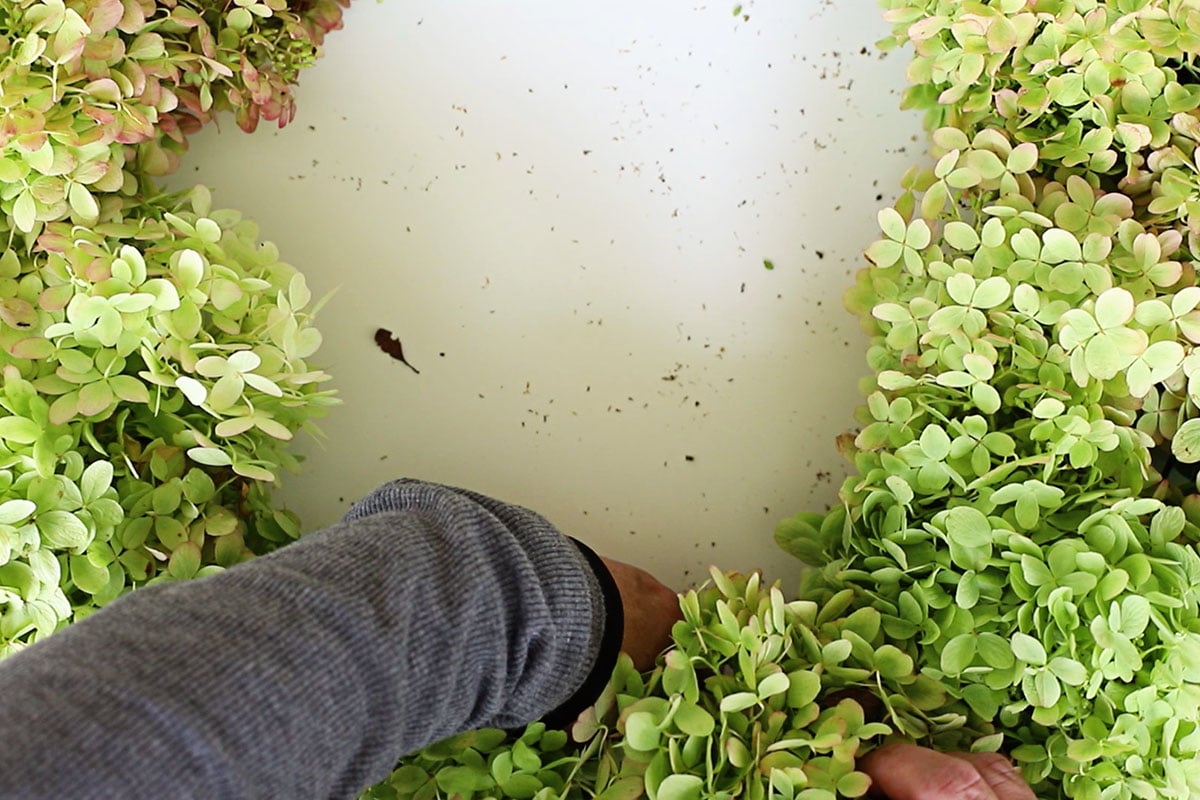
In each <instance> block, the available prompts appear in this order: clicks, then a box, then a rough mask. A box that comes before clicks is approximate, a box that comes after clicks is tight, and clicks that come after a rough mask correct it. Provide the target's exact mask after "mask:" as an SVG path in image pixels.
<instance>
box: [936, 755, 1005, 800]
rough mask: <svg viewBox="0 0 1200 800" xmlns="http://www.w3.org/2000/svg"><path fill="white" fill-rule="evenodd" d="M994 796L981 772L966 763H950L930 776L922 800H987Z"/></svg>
mask: <svg viewBox="0 0 1200 800" xmlns="http://www.w3.org/2000/svg"><path fill="white" fill-rule="evenodd" d="M991 796H992V792H991V790H990V789H989V787H988V783H987V781H986V780H984V778H983V775H982V774H980V772H979V770H978V769H976V768H975V767H973V766H971V765H970V764H968V763H967V762H965V761H958V762H949V763H947V764H945V765H943V766H941V767H939V768H938V770H937V771H936V772H934V773H933V774H932V775H930V776H929V782H928V783H927V784H926V785H925V791H923V792H922V793H921V797H920V800H951V798H953V800H987V798H989V797H991Z"/></svg>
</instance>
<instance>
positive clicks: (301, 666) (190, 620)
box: [0, 482, 619, 798]
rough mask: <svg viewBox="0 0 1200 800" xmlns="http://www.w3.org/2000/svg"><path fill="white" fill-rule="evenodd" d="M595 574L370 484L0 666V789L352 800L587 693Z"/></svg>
mask: <svg viewBox="0 0 1200 800" xmlns="http://www.w3.org/2000/svg"><path fill="white" fill-rule="evenodd" d="M603 577H604V576H603V575H602V574H599V573H597V572H596V571H595V570H594V569H592V568H591V566H589V562H588V559H587V557H586V555H585V554H584V552H583V551H581V550H580V549H578V548H577V547H576V546H575V545H573V544H571V543H570V541H569V540H567V539H566V538H565V537H563V536H562V535H561V534H560V533H558V531H556V530H555V529H554V528H553V527H552V526H551V525H550V524H549V523H548V522H546V521H545V520H544V519H542V518H541V517H539V516H537V515H536V514H533V513H532V512H530V511H527V510H525V509H522V508H519V507H517V506H511V505H508V504H505V503H501V502H499V501H495V500H492V499H490V498H484V497H482V496H479V495H475V494H473V493H470V492H464V491H461V490H455V489H450V488H447V487H442V486H434V485H430V484H423V483H417V482H396V483H392V484H388V485H386V486H384V487H381V488H380V489H379V490H377V491H376V492H374V493H372V494H371V495H369V496H368V497H367V498H364V500H363V501H362V502H360V503H358V504H356V505H355V507H354V508H352V509H351V511H350V513H349V514H347V516H346V519H345V520H343V522H342V523H340V524H338V525H335V526H333V527H331V528H328V529H326V530H324V531H319V532H317V533H314V534H311V535H309V536H306V537H304V538H303V539H301V540H300V541H298V542H296V543H294V544H291V545H289V546H287V547H284V548H281V549H280V550H278V551H276V552H275V553H272V554H270V555H267V556H263V557H261V558H258V559H255V560H254V561H252V562H249V563H247V564H244V565H239V566H237V567H234V568H232V569H229V570H227V571H225V572H224V573H222V574H220V575H216V576H213V577H210V578H205V579H202V580H199V581H193V582H189V583H170V584H161V585H156V586H152V587H148V588H145V589H139V590H137V591H135V592H133V593H131V594H130V595H128V596H127V597H125V598H122V599H121V600H119V601H117V602H116V603H114V604H113V605H112V606H111V607H110V608H107V609H104V610H102V611H100V612H98V613H96V614H95V615H93V616H92V617H91V618H89V619H87V620H84V621H82V622H80V623H78V624H76V625H73V626H71V627H69V628H67V629H65V630H63V631H61V632H59V633H56V634H55V635H54V636H52V637H50V638H49V639H48V640H46V641H45V642H42V643H39V644H38V645H35V646H34V647H32V648H30V649H29V650H28V651H26V652H23V653H19V654H17V655H15V656H13V657H11V658H9V659H8V660H6V661H5V662H3V663H0V752H3V753H4V754H5V755H4V760H3V762H2V763H0V785H3V786H4V789H5V796H6V797H18V798H19V797H33V796H37V797H46V796H96V797H100V796H109V797H118V796H119V797H125V798H142V797H145V798H151V797H153V798H158V797H164V796H170V797H204V798H224V797H289V798H306V797H312V798H328V797H349V796H354V794H355V793H356V792H357V791H358V790H359V789H361V788H362V787H364V786H366V785H369V784H370V783H372V782H374V781H377V780H379V779H381V778H383V777H384V776H386V775H387V773H388V772H389V771H390V769H391V768H392V766H393V764H394V762H395V760H396V758H397V757H399V756H400V755H402V754H404V753H406V752H409V751H412V750H415V749H417V748H419V747H421V746H423V745H426V744H429V743H431V742H433V741H436V740H437V739H439V738H442V737H444V736H447V735H450V734H453V733H457V732H459V731H461V730H465V729H468V728H473V727H485V726H499V727H511V726H516V725H521V724H523V723H525V722H527V721H529V720H531V719H535V718H538V717H541V716H543V715H545V714H546V713H548V712H551V711H552V710H553V709H555V708H556V707H559V706H560V705H561V704H563V703H566V702H567V701H569V700H570V699H571V697H572V695H573V694H575V692H576V691H578V690H579V688H580V687H581V686H582V685H583V684H585V683H586V682H589V680H595V678H594V676H593V677H592V678H589V675H592V673H594V672H596V671H598V672H599V673H601V676H602V677H601V679H600V683H601V685H602V683H603V678H604V677H607V676H606V675H603V674H602V673H603V672H604V667H603V664H604V661H605V659H606V658H607V659H609V661H608V663H609V665H610V666H611V659H612V658H615V653H601V652H600V651H601V643H602V642H603V640H604V638H605V625H606V620H607V619H608V618H609V614H611V613H612V612H613V611H614V610H615V609H613V608H611V607H607V608H606V605H605V604H606V599H605V596H604V593H603V591H602V587H601V580H602V579H603ZM609 605H610V606H611V605H612V603H611V602H610V603H609ZM609 638H610V639H611V638H612V637H611V636H610V637H609ZM618 641H619V637H618ZM585 699H586V698H576V700H579V701H583V700H585Z"/></svg>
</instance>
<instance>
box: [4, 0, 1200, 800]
mask: <svg viewBox="0 0 1200 800" xmlns="http://www.w3.org/2000/svg"><path fill="white" fill-rule="evenodd" d="M883 5H884V6H885V8H886V17H887V19H888V20H890V22H891V23H892V24H893V25H894V33H893V36H891V37H889V38H888V39H886V40H885V41H884V42H882V43H881V44H882V45H883V46H884V47H895V46H898V45H905V44H906V45H911V47H912V49H913V58H912V60H911V62H910V65H909V68H908V77H909V81H910V84H911V87H910V89H909V90H908V92H907V94H906V96H905V102H906V104H907V105H908V106H910V107H912V108H917V109H922V110H924V111H925V113H926V115H927V117H926V119H927V124H928V127H929V129H930V131H931V140H932V148H933V155H934V160H933V161H932V162H931V163H932V166H920V167H916V168H914V169H913V170H912V171H911V172H910V173H909V174H908V175H907V176H906V178H905V180H904V183H903V189H904V191H903V193H902V194H901V196H900V198H899V200H898V201H897V202H896V204H895V205H894V207H889V208H885V209H883V210H882V211H881V212H880V213H879V223H880V228H881V230H882V234H883V238H881V239H880V240H879V241H878V242H876V243H874V244H873V245H871V246H870V247H869V248H868V249H867V259H868V260H869V262H870V264H869V266H868V267H867V268H865V269H864V270H863V271H862V272H861V273H860V275H859V277H858V280H857V282H856V284H855V286H854V287H853V288H852V289H851V290H850V291H849V292H848V294H847V305H848V307H849V308H850V310H851V311H852V312H854V313H856V314H857V315H858V316H859V318H860V319H861V320H862V322H863V325H864V327H865V329H866V331H867V333H868V334H869V335H870V337H871V341H870V346H869V350H868V362H869V364H870V367H871V369H872V375H871V376H870V377H869V378H867V379H866V380H864V387H863V388H864V393H865V394H866V397H867V401H866V404H865V406H864V407H863V408H862V409H861V410H860V412H859V415H858V423H859V425H860V427H859V429H858V430H857V431H856V432H855V433H852V434H847V435H845V436H844V437H842V439H841V444H842V446H843V449H844V451H845V453H846V454H847V456H848V457H849V458H850V459H851V461H852V463H853V465H854V472H855V474H853V475H852V476H851V477H850V478H848V479H847V481H846V482H845V484H844V485H843V487H842V492H841V501H842V502H841V503H840V504H839V505H838V506H837V507H835V508H834V509H832V510H831V511H829V512H827V513H826V514H800V515H798V516H796V517H795V518H793V519H790V520H787V521H785V522H784V523H782V524H781V525H780V527H779V529H778V532H777V538H778V540H779V543H780V544H781V545H782V546H783V548H784V549H785V550H787V551H788V552H790V553H792V554H794V555H796V556H798V557H799V558H801V559H803V560H804V561H805V562H807V563H809V564H811V565H813V567H814V568H813V569H812V570H810V571H809V572H808V574H807V577H806V578H805V580H804V582H803V583H802V585H801V587H800V590H799V594H798V595H797V597H798V599H794V600H788V599H787V598H786V597H785V596H784V594H783V593H782V592H781V591H780V589H779V587H777V586H775V587H766V586H763V585H761V583H760V581H759V580H758V578H757V577H756V576H753V575H751V576H737V575H732V576H731V575H725V574H722V573H721V572H719V571H716V570H714V571H713V573H712V581H711V582H710V584H708V585H706V586H704V587H702V588H700V589H698V590H695V591H692V592H689V593H687V594H685V595H684V596H683V597H682V598H681V604H682V608H683V612H684V620H683V621H682V622H680V623H679V624H678V625H677V627H676V629H675V631H674V640H675V641H674V647H673V648H672V649H670V650H669V651H668V652H667V653H666V654H665V655H664V657H663V658H662V660H661V661H660V664H659V666H658V668H657V669H655V670H654V671H653V672H651V673H649V674H639V673H638V672H637V671H636V670H634V669H633V668H632V666H631V665H630V664H629V662H628V661H626V660H623V661H622V662H621V663H620V664H619V665H618V668H617V670H616V672H615V673H614V676H613V680H612V682H611V683H610V685H609V687H608V689H607V690H606V692H605V694H604V695H603V697H602V698H601V699H600V701H599V702H598V704H597V705H596V706H595V708H594V709H592V710H591V711H589V712H587V713H586V714H585V715H584V716H583V717H582V718H581V719H580V720H579V721H578V723H576V724H575V725H574V726H573V728H572V729H571V730H570V731H565V732H564V731H553V730H546V729H545V728H544V726H542V725H540V724H534V725H531V726H529V727H528V728H527V729H526V730H525V731H523V732H519V733H518V734H512V735H510V734H506V733H504V732H501V731H476V732H471V733H467V734H463V735H462V736H459V737H455V738H454V739H452V740H448V741H446V742H442V743H439V744H437V745H434V746H432V747H430V748H428V749H426V750H425V751H423V752H421V753H418V754H414V755H413V756H411V757H409V758H407V759H405V760H404V761H403V762H402V763H401V764H400V765H399V767H398V768H397V770H396V771H395V772H394V773H393V774H392V776H391V777H390V778H389V779H388V780H387V781H385V782H384V783H381V784H380V785H378V786H376V787H373V788H372V789H370V790H368V792H367V793H366V795H365V796H366V797H374V798H414V799H415V800H431V799H432V798H441V797H447V798H449V797H461V798H476V797H478V798H484V797H511V798H536V800H551V798H567V797H570V798H592V797H596V798H601V800H618V799H620V798H623V799H625V800H634V798H638V797H641V796H643V795H645V796H647V797H649V798H650V800H699V798H701V797H705V798H732V797H737V796H744V797H746V798H750V800H755V799H756V798H766V797H780V798H797V799H799V798H802V799H803V800H834V798H842V797H845V798H851V797H859V796H862V795H864V794H865V793H866V792H867V791H868V790H869V781H868V779H867V777H866V776H865V775H864V774H863V773H861V772H858V771H857V770H855V761H856V758H857V757H858V756H860V755H861V754H863V753H864V752H866V751H867V750H869V749H871V748H873V747H876V746H878V745H879V744H881V743H882V742H884V741H886V740H887V739H888V738H889V737H893V736H905V737H909V738H914V739H916V740H918V741H921V742H923V743H926V744H930V745H932V746H935V747H939V748H973V749H976V750H1004V751H1005V752H1009V753H1011V754H1012V755H1013V757H1014V758H1016V759H1017V761H1018V763H1019V764H1020V766H1021V768H1022V770H1023V772H1024V774H1025V776H1026V778H1027V779H1028V780H1029V781H1030V782H1031V783H1032V784H1033V785H1034V786H1035V788H1036V790H1037V791H1038V793H1039V796H1041V797H1044V798H1059V797H1073V798H1083V799H1085V800H1126V799H1129V798H1140V799H1141V800H1152V799H1154V798H1188V797H1191V796H1193V795H1196V794H1200V763H1198V762H1197V760H1196V756H1197V752H1198V751H1200V724H1198V723H1200V620H1198V615H1197V611H1198V609H1200V598H1198V597H1197V591H1198V590H1197V588H1196V587H1198V586H1200V556H1198V554H1197V551H1196V542H1197V541H1198V540H1200V495H1198V494H1197V491H1198V489H1197V485H1196V468H1195V467H1194V466H1193V465H1194V464H1196V463H1197V462H1200V413H1197V411H1198V409H1200V350H1197V344H1200V286H1197V281H1196V271H1195V266H1194V262H1193V254H1195V253H1197V252H1200V174H1198V169H1197V161H1196V155H1197V154H1196V145H1197V142H1200V85H1198V82H1197V76H1198V67H1197V63H1196V62H1197V57H1198V55H1200V4H1198V3H1196V2H1194V0H1107V1H1106V2H1100V1H1099V0H989V2H963V0H885V2H884V3H883ZM339 13H340V9H339V8H338V6H337V5H336V4H335V3H334V2H332V0H315V2H303V1H302V2H291V3H289V2H287V0H262V1H261V2H260V1H259V0H235V2H233V3H232V4H225V3H222V4H219V5H218V4H210V3H203V2H185V1H184V0H157V2H156V1H155V0H76V1H75V2H72V3H64V2H63V0H37V1H36V2H35V0H5V2H4V5H3V7H2V8H0V87H2V88H0V106H2V107H3V110H4V119H3V121H2V122H0V156H2V158H0V212H3V213H2V214H0V226H2V227H0V232H3V233H7V242H8V243H7V245H6V249H5V250H4V251H3V254H2V256H0V369H3V373H4V385H3V389H2V390H0V405H3V407H4V409H5V410H4V412H3V416H0V653H3V652H8V651H11V650H12V649H14V648H17V647H20V646H23V645H24V644H26V643H28V642H30V641H35V640H36V639H38V638H40V637H42V636H45V635H48V634H50V633H51V632H52V631H53V630H55V629H56V628H58V627H60V626H61V625H64V624H66V623H68V622H70V621H71V620H73V619H77V618H79V617H81V616H83V615H85V614H86V613H87V612H88V611H89V610H90V609H92V608H94V607H96V606H98V605H102V604H103V603H105V602H108V601H109V600H111V599H112V598H113V597H115V596H117V595H118V594H120V593H121V592H122V591H125V590H127V589H128V588H130V587H133V586H136V585H140V584H143V583H145V582H147V581H149V580H163V579H170V578H187V577H192V576H195V575H202V574H205V573H206V572H207V571H211V570H214V569H220V568H221V567H222V566H223V565H228V564H230V563H234V562H236V561H238V560H241V559H243V558H246V557H249V556H250V555H252V554H254V553H258V552H262V551H263V550H265V549H269V548H270V547H272V546H274V545H276V544H277V543H279V542H282V541H286V540H287V539H288V538H290V537H292V536H295V535H296V534H297V532H298V526H297V523H296V521H295V519H294V518H292V517H291V516H290V515H287V514H285V513H282V512H278V511H275V510H274V509H272V507H271V505H270V503H269V499H268V496H267V492H266V488H265V487H266V486H267V485H269V481H270V479H271V478H272V477H274V475H275V474H276V473H277V471H278V470H279V469H280V468H283V467H289V466H293V461H294V459H293V457H291V456H289V455H288V453H287V451H286V450H285V449H284V447H283V445H284V443H285V442H286V440H287V439H289V438H290V437H291V436H292V435H293V434H294V432H295V431H297V430H298V429H300V428H302V427H305V426H306V425H309V424H310V422H309V420H310V419H311V418H312V417H313V416H314V415H315V414H317V413H318V412H320V411H321V410H322V409H323V408H324V407H325V406H327V405H328V404H329V403H330V402H332V398H331V396H330V395H329V393H328V392H325V391H322V390H321V389H320V386H319V384H320V383H321V381H322V380H324V378H325V376H324V375H323V374H322V373H320V372H319V371H315V370H312V369H310V368H309V366H308V365H307V364H306V362H305V359H306V358H307V357H309V356H311V354H312V353H313V351H314V350H315V349H316V347H317V345H318V344H319V341H320V338H319V335H318V334H317V333H316V332H315V330H314V329H313V328H312V327H310V324H309V323H310V320H311V315H312V313H314V312H312V311H306V310H305V309H306V308H307V306H308V303H309V300H310V298H309V296H308V291H307V290H306V288H305V285H304V281H303V278H302V277H300V276H299V275H298V273H296V271H295V270H294V269H292V268H291V267H289V266H287V265H286V264H283V263H280V262H279V261H278V255H277V253H276V251H275V250H274V248H273V247H271V246H270V245H259V244H258V243H257V241H256V238H255V230H254V226H253V225H252V224H251V223H249V222H246V221H244V220H242V219H241V218H240V217H239V215H237V214H236V213H234V212H229V211H213V210H212V209H211V207H210V199H209V196H208V193H207V191H206V190H204V189H203V188H200V187H197V188H196V189H194V190H193V191H191V192H188V193H184V194H175V195H162V194H159V193H158V192H157V190H156V189H155V188H154V184H153V178H154V177H156V176H159V175H162V174H165V173H166V172H169V171H170V170H171V169H172V168H173V167H174V166H175V164H176V163H177V158H178V155H179V153H180V152H181V150H182V148H183V147H184V145H185V143H186V138H185V137H186V135H187V133H188V132H190V131H191V130H193V129H194V128H195V127H196V126H198V125H199V124H202V123H203V122H206V121H208V120H209V119H210V118H211V117H212V115H213V114H214V113H215V111H217V110H220V109H229V110H232V111H234V112H235V114H236V115H237V119H238V121H239V123H240V124H241V125H242V126H243V127H245V128H247V129H251V128H253V127H254V125H255V124H256V123H257V122H258V120H259V119H260V118H266V119H271V120H278V121H279V122H280V123H284V122H286V121H287V120H288V119H289V118H290V115H291V110H292V105H291V99H290V95H289V93H288V88H287V87H288V84H289V82H291V81H292V80H294V79H295V77H296V75H297V72H298V70H299V69H300V68H301V67H303V66H305V65H307V64H308V63H310V62H311V61H312V59H313V58H314V57H315V55H316V54H317V52H318V47H319V45H320V42H321V39H322V36H323V35H324V33H325V32H326V31H327V30H329V29H331V28H333V27H336V26H337V24H338V22H339Z"/></svg>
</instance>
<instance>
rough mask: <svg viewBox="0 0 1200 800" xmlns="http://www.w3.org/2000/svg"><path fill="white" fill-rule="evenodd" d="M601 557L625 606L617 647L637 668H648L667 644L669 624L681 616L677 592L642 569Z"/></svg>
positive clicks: (668, 641)
mask: <svg viewBox="0 0 1200 800" xmlns="http://www.w3.org/2000/svg"><path fill="white" fill-rule="evenodd" d="M603 561H604V565H605V566H607V567H608V571H609V572H610V573H612V577H613V580H614V581H615V582H616V584H617V589H618V591H620V593H621V603H622V604H623V605H624V606H625V633H624V635H623V636H622V638H621V651H622V652H624V653H627V654H628V655H629V657H630V658H632V659H633V663H634V666H636V667H637V668H638V669H639V670H641V671H643V672H644V671H646V670H648V669H652V668H653V667H654V659H655V658H656V657H657V656H658V654H659V653H661V652H662V651H663V650H665V649H666V648H667V647H668V646H669V645H670V644H671V626H673V625H674V624H675V623H676V622H677V621H678V620H680V619H682V618H683V613H682V612H681V611H680V609H679V596H678V595H676V594H675V592H673V591H671V590H670V589H669V588H667V587H666V586H663V585H662V584H661V583H659V582H658V580H657V579H656V578H655V577H654V576H653V575H651V574H650V573H649V572H646V571H645V570H642V569H638V568H637V567H634V566H631V565H629V564H624V563H622V562H620V561H613V560H611V559H608V558H605V559H603Z"/></svg>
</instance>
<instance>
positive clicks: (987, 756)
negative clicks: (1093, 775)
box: [858, 743, 1036, 800]
mask: <svg viewBox="0 0 1200 800" xmlns="http://www.w3.org/2000/svg"><path fill="white" fill-rule="evenodd" d="M858 768H859V769H861V770H862V771H863V772H865V773H867V774H868V775H870V776H871V782H872V790H873V791H876V792H878V793H882V796H883V797H886V798H888V800H1036V798H1035V797H1034V794H1033V790H1032V789H1030V788H1029V786H1028V785H1026V783H1025V781H1024V780H1022V779H1021V776H1020V775H1019V774H1018V773H1017V770H1016V769H1015V768H1014V767H1013V765H1012V764H1010V763H1009V762H1008V760H1007V759H1005V758H1004V756H1002V755H1000V754H999V753H937V752H934V751H933V750H929V749H927V748H924V747H917V746H916V745H915V744H903V743H896V744H888V745H884V746H883V747H881V748H879V749H878V750H875V751H872V752H871V753H868V754H867V755H866V756H864V757H863V759H862V760H861V761H859V763H858Z"/></svg>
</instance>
